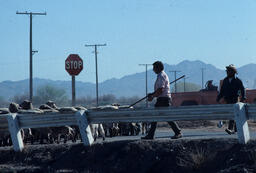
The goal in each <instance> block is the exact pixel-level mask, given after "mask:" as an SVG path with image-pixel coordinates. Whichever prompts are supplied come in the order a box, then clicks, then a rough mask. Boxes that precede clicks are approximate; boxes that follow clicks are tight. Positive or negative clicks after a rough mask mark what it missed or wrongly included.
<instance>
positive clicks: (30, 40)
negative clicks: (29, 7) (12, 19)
mask: <svg viewBox="0 0 256 173" xmlns="http://www.w3.org/2000/svg"><path fill="white" fill-rule="evenodd" d="M16 14H23V15H24V14H25V15H29V19H30V27H29V28H30V30H29V31H30V32H29V100H30V101H31V102H32V101H33V62H32V57H33V54H34V53H35V52H36V51H33V49H32V16H33V15H46V13H32V12H29V13H28V12H18V11H17V12H16Z"/></svg>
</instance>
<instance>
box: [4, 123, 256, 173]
mask: <svg viewBox="0 0 256 173" xmlns="http://www.w3.org/2000/svg"><path fill="white" fill-rule="evenodd" d="M208 123H209V122H208ZM210 123H211V122H210ZM181 126H182V124H181ZM197 127H198V126H197ZM0 172H15V173H16V172H86V173H96V172H97V173H103V172H104V173H119V172H124V173H128V172H129V173H130V172H139V173H144V172H145V173H148V172H152V173H153V172H168V173H183V172H188V173H190V172H191V173H192V172H197V173H205V172H207V173H215V172H219V173H247V172H249V173H252V172H256V141H255V140H252V141H250V142H249V143H248V144H246V145H241V144H238V142H237V140H236V139H224V138H221V139H204V140H199V139H197V140H187V139H186V140H185V139H179V140H171V139H170V140H155V141H154V140H129V141H128V140H127V141H116V142H104V143H97V144H94V145H92V146H91V147H85V146H83V144H82V143H75V144H73V143H70V144H50V145H29V146H27V147H25V149H24V150H23V151H22V152H14V151H13V149H12V147H1V148H0Z"/></svg>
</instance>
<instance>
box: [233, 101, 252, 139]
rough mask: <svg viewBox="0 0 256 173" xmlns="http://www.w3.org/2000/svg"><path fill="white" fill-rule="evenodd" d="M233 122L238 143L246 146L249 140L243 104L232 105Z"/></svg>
mask: <svg viewBox="0 0 256 173" xmlns="http://www.w3.org/2000/svg"><path fill="white" fill-rule="evenodd" d="M234 113H235V122H236V128H237V136H238V141H239V143H241V144H246V143H247V142H248V141H249V140H250V133H249V127H248V123H247V115H246V110H245V104H244V103H236V104H235V105H234Z"/></svg>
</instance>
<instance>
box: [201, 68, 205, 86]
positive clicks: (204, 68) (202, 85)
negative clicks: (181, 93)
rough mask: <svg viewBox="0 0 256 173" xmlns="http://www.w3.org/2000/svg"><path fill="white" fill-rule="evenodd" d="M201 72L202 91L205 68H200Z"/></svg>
mask: <svg viewBox="0 0 256 173" xmlns="http://www.w3.org/2000/svg"><path fill="white" fill-rule="evenodd" d="M201 70H202V89H204V70H205V68H201Z"/></svg>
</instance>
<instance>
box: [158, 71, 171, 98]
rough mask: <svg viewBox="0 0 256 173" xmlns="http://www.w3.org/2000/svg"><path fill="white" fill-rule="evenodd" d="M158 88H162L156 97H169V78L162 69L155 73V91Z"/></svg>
mask: <svg viewBox="0 0 256 173" xmlns="http://www.w3.org/2000/svg"><path fill="white" fill-rule="evenodd" d="M158 88H163V92H162V94H161V95H159V96H158V97H169V98H171V93H170V82H169V78H168V76H167V74H166V73H165V72H164V71H161V72H160V73H159V74H157V78H156V81H155V86H154V89H155V91H156V90H157V89H158Z"/></svg>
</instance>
